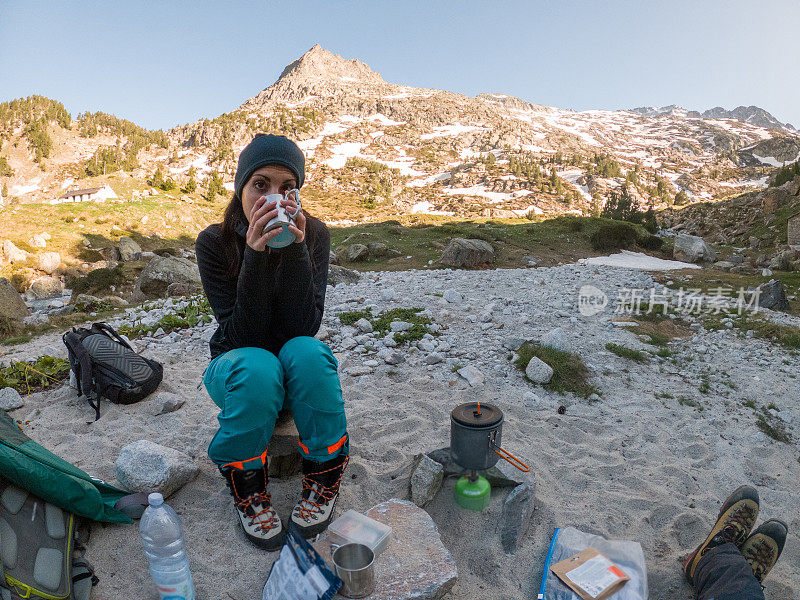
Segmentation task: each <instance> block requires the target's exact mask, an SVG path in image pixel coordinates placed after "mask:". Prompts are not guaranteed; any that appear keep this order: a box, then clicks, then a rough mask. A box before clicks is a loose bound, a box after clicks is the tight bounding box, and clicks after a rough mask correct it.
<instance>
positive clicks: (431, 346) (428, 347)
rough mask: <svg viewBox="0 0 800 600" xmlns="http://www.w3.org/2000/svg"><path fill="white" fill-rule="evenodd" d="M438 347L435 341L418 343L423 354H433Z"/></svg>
mask: <svg viewBox="0 0 800 600" xmlns="http://www.w3.org/2000/svg"><path fill="white" fill-rule="evenodd" d="M436 346H437V344H436V342H434V341H433V340H420V341H418V342H417V348H419V349H420V350H422V351H423V352H433V351H434V350H436Z"/></svg>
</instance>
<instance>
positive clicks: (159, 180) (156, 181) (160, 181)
mask: <svg viewBox="0 0 800 600" xmlns="http://www.w3.org/2000/svg"><path fill="white" fill-rule="evenodd" d="M147 183H149V184H150V185H151V186H153V187H157V188H160V187H163V185H164V173H163V172H162V171H161V167H160V166H159V167H157V168H156V172H155V173H153V177H152V178H151V179H150V181H148V182H147Z"/></svg>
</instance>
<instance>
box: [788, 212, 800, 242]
mask: <svg viewBox="0 0 800 600" xmlns="http://www.w3.org/2000/svg"><path fill="white" fill-rule="evenodd" d="M786 243H787V244H789V245H790V246H798V247H800V214H798V215H795V216H793V217H792V218H791V219H789V221H788V223H787V224H786Z"/></svg>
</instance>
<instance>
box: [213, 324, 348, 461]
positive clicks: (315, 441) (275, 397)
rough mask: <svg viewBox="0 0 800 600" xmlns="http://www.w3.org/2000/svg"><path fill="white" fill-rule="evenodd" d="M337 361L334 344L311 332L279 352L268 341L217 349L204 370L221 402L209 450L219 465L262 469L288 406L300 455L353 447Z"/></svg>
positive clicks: (326, 454)
mask: <svg viewBox="0 0 800 600" xmlns="http://www.w3.org/2000/svg"><path fill="white" fill-rule="evenodd" d="M337 368H338V363H337V361H336V358H335V357H334V356H333V352H331V349H330V348H329V347H328V346H326V345H325V344H323V343H322V342H320V341H319V340H317V339H315V338H312V337H306V336H301V337H296V338H292V339H291V340H289V341H288V342H286V343H285V344H284V345H283V348H281V351H280V352H279V353H278V356H275V355H274V354H273V353H272V352H269V351H268V350H264V349H263V348H236V349H234V350H229V351H228V352H225V353H224V354H220V355H219V356H216V357H215V358H214V359H213V360H212V361H211V363H210V364H209V365H208V368H207V369H206V372H205V375H204V376H203V383H204V384H205V386H206V389H207V390H208V393H209V395H210V396H211V399H212V400H213V401H214V403H215V404H216V405H217V406H218V407H219V409H220V410H219V415H218V416H217V420H218V421H219V430H218V431H217V433H216V434H215V435H214V437H213V439H212V440H211V443H210V444H209V446H208V456H209V457H210V458H211V460H212V461H214V462H215V463H216V464H217V465H218V466H220V467H223V466H230V467H234V468H239V469H256V468H260V467H261V466H262V465H263V464H265V463H266V457H267V446H268V445H269V440H270V438H271V437H272V430H273V428H274V427H275V421H276V420H277V418H278V411H279V410H281V408H284V407H285V408H288V409H289V410H291V411H292V416H293V417H294V422H295V425H296V426H297V431H298V433H299V434H300V440H299V446H300V453H301V455H302V456H304V457H305V458H308V459H311V460H314V461H317V462H324V461H327V460H330V459H332V458H334V457H336V456H337V455H339V454H342V453H344V454H347V452H348V438H347V420H346V418H345V414H344V399H343V398H342V388H341V384H340V382H339V374H338V371H337Z"/></svg>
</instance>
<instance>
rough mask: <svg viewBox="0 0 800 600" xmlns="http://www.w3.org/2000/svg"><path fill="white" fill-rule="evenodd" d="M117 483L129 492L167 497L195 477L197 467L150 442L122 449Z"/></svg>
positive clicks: (186, 459) (176, 453) (186, 457)
mask: <svg viewBox="0 0 800 600" xmlns="http://www.w3.org/2000/svg"><path fill="white" fill-rule="evenodd" d="M115 470H116V476H117V481H119V482H120V484H121V485H122V487H123V488H125V489H126V490H128V491H130V492H161V493H162V494H163V495H164V497H165V498H166V497H168V496H170V495H171V494H173V493H174V492H176V491H178V490H179V489H180V488H181V487H183V486H184V485H185V484H186V483H188V482H189V481H191V480H192V479H194V478H195V477H196V476H197V473H198V472H199V468H198V467H197V465H196V464H194V462H193V461H192V459H191V457H189V456H187V455H186V454H184V453H183V452H179V451H178V450H174V449H172V448H167V447H166V446H162V445H160V444H156V443H155V442H151V441H150V440H138V441H136V442H133V443H132V444H128V445H127V446H125V447H124V448H123V449H122V450H121V451H120V453H119V457H118V458H117V462H116V469H115Z"/></svg>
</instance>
